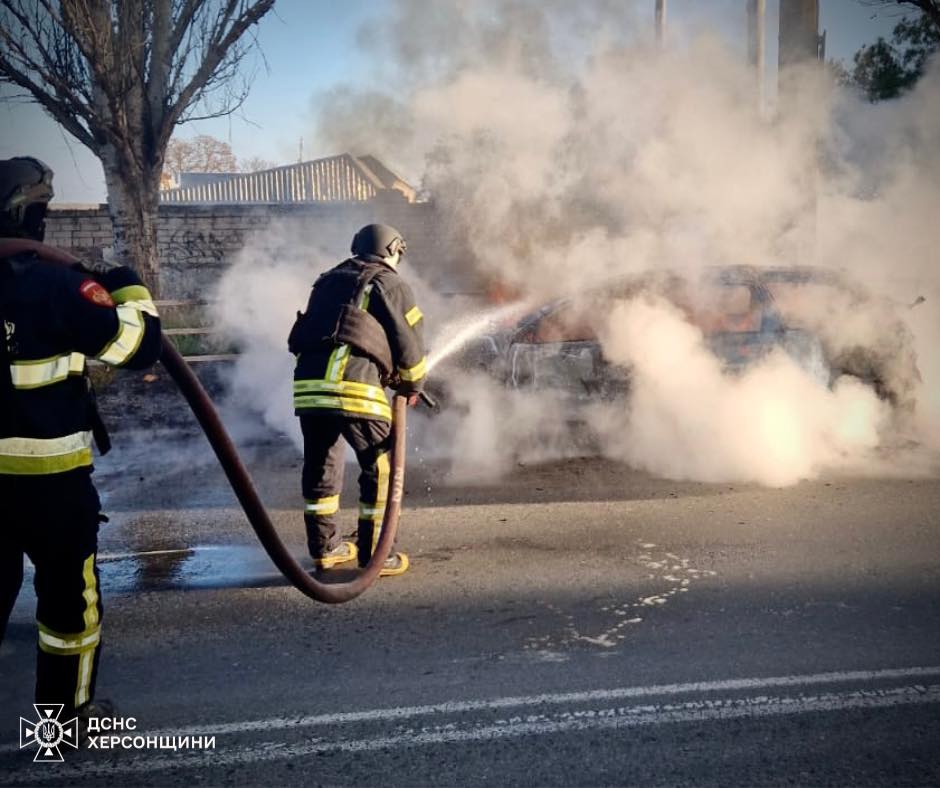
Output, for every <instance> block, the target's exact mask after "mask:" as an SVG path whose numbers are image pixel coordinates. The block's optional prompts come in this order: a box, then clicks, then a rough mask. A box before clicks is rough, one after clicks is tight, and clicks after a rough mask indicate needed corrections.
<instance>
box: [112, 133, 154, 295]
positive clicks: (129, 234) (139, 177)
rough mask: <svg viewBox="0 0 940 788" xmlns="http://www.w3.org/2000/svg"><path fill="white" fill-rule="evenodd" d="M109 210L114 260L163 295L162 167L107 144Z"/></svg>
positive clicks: (152, 290) (151, 289) (152, 289)
mask: <svg viewBox="0 0 940 788" xmlns="http://www.w3.org/2000/svg"><path fill="white" fill-rule="evenodd" d="M101 162H102V165H103V166H104V177H105V183H106V185H107V189H108V212H109V213H110V215H111V224H112V227H113V231H114V260H115V262H117V263H120V264H121V265H128V266H130V267H131V268H133V269H134V270H135V271H136V272H137V273H138V274H139V275H140V277H141V278H142V279H143V280H144V282H145V283H146V285H147V287H148V288H149V289H150V292H151V293H152V294H153V295H154V296H155V297H157V298H159V295H160V261H159V258H158V256H157V213H158V207H159V204H160V197H159V183H160V181H159V178H160V168H159V167H157V168H155V169H154V168H147V169H145V168H144V167H141V166H139V164H137V163H136V162H135V161H134V160H133V157H132V156H125V155H122V153H121V151H118V150H117V149H116V148H115V147H114V146H112V145H110V144H106V145H105V146H104V147H103V149H102V151H101Z"/></svg>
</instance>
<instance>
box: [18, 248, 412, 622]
mask: <svg viewBox="0 0 940 788" xmlns="http://www.w3.org/2000/svg"><path fill="white" fill-rule="evenodd" d="M23 252H33V253H35V254H36V255H37V256H38V257H39V258H40V259H42V260H45V261H48V262H50V263H56V264H60V265H67V266H75V265H81V264H82V262H81V260H80V259H78V258H77V257H74V256H73V255H71V254H69V253H68V252H64V251H62V250H61V249H56V248H55V247H52V246H47V245H46V244H42V243H39V242H38V241H31V240H27V239H21V238H3V239H0V258H3V257H12V256H13V255H16V254H21V253H23ZM160 362H161V363H162V364H163V366H164V368H165V369H166V371H167V372H168V373H169V375H170V377H171V378H172V379H173V382H174V383H176V385H177V387H178V388H179V390H180V392H181V393H182V395H183V397H184V398H185V399H186V402H187V403H188V404H189V407H190V409H191V410H192V412H193V415H194V416H195V417H196V420H197V421H198V422H199V425H200V426H201V427H202V430H203V432H204V433H205V436H206V438H207V439H208V441H209V445H210V446H212V449H213V451H214V452H215V455H216V457H217V458H218V460H219V464H220V465H221V466H222V470H224V471H225V475H226V477H227V478H228V481H229V484H230V485H231V487H232V490H233V492H234V493H235V496H236V498H237V499H238V502H239V503H240V504H241V507H242V509H243V510H244V512H245V516H246V517H247V518H248V522H249V523H250V524H251V527H252V528H253V529H254V532H255V534H256V535H257V537H258V541H260V542H261V545H262V547H264V549H265V552H266V553H267V554H268V556H269V557H270V559H271V561H273V562H274V565H275V566H276V567H277V568H278V569H279V570H280V572H281V574H283V575H284V577H285V578H287V579H288V580H289V581H290V582H291V583H292V584H293V586H294V587H295V588H296V589H297V590H298V591H300V592H301V593H303V594H305V595H307V596H308V597H310V598H311V599H315V600H316V601H318V602H325V603H327V604H339V603H342V602H348V601H349V600H351V599H355V598H356V597H357V596H359V595H360V594H362V593H363V592H364V591H365V590H366V589H367V588H369V587H370V586H371V585H372V584H373V583H374V582H375V581H376V579H377V578H378V576H379V572H381V571H382V565H383V564H384V563H385V560H386V559H387V558H388V555H389V553H390V552H391V549H392V545H393V544H394V542H395V535H396V533H397V532H398V518H399V516H400V514H401V501H402V495H403V492H404V484H405V422H406V416H405V414H406V411H407V400H406V398H405V397H403V396H401V395H395V397H394V398H393V400H392V432H391V449H390V454H391V462H390V466H391V468H390V473H389V479H388V496H387V502H386V504H385V514H384V516H383V518H382V526H381V532H380V535H379V541H378V544H377V545H376V546H375V549H374V550H373V552H372V556H371V557H370V559H369V563H368V564H367V565H366V566H365V567H364V568H363V569H362V570H361V571H360V572H359V573H358V574H357V575H356V576H355V577H354V578H353V579H352V580H349V581H346V582H338V583H324V582H321V581H319V580H317V579H316V578H315V577H313V576H312V575H311V574H310V573H309V572H307V571H306V570H305V569H304V568H303V567H302V566H301V565H300V564H299V563H298V562H297V560H296V559H295V558H294V557H293V555H291V553H290V552H289V551H288V550H287V548H286V547H285V546H284V543H283V541H281V538H280V536H279V535H278V533H277V530H276V529H275V527H274V525H273V523H272V522H271V518H270V517H269V516H268V513H267V510H266V509H265V508H264V504H263V503H262V502H261V498H260V497H259V496H258V493H257V491H256V490H255V485H254V482H253V481H252V479H251V476H250V475H249V473H248V469H247V468H246V467H245V465H244V463H243V462H242V460H241V457H239V456H238V452H237V450H236V449H235V445H234V444H233V443H232V439H231V438H230V437H229V434H228V432H227V431H226V429H225V426H224V425H223V424H222V420H221V419H220V418H219V414H218V412H217V411H216V409H215V406H214V405H213V404H212V400H211V399H210V398H209V395H208V394H207V393H206V390H205V388H203V385H202V383H201V382H200V381H199V378H197V377H196V375H195V373H194V372H193V371H192V369H190V367H189V365H188V364H187V363H186V362H185V361H184V360H183V357H182V356H181V355H180V354H179V351H177V349H176V347H174V345H173V343H172V342H170V340H169V339H168V338H167V337H166V336H163V337H162V349H161V354H160Z"/></svg>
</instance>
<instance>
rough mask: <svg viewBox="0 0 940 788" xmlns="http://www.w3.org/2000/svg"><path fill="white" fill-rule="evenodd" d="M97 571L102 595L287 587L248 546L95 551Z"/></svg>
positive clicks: (28, 582) (304, 562)
mask: <svg viewBox="0 0 940 788" xmlns="http://www.w3.org/2000/svg"><path fill="white" fill-rule="evenodd" d="M295 557H296V558H297V560H298V561H299V562H300V565H301V566H303V567H304V568H305V569H308V570H309V569H311V568H312V567H311V563H310V559H309V558H307V557H297V556H295ZM98 571H99V572H100V574H101V587H102V588H103V589H104V592H105V593H106V594H115V593H118V594H120V593H133V592H137V591H172V590H181V589H199V588H203V589H211V588H263V587H267V586H286V585H289V583H288V581H287V580H285V579H284V577H283V576H282V575H281V573H280V572H279V571H278V569H277V567H276V566H274V564H273V563H272V562H271V559H270V558H268V555H267V553H265V552H264V551H263V550H262V549H261V547H257V546H253V545H199V546H196V547H188V548H181V549H174V550H145V551H142V552H137V553H100V554H99V555H98ZM334 573H336V570H334ZM33 574H34V570H33V567H32V564H30V563H29V562H28V561H27V563H26V577H25V579H24V583H23V587H22V591H23V593H24V594H30V592H32V590H33V588H32V580H33ZM337 579H340V578H337ZM33 596H34V595H33Z"/></svg>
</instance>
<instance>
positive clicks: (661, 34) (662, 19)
mask: <svg viewBox="0 0 940 788" xmlns="http://www.w3.org/2000/svg"><path fill="white" fill-rule="evenodd" d="M665 42H666V0H656V43H657V44H658V45H659V46H660V47H662V46H663V45H664V44H665Z"/></svg>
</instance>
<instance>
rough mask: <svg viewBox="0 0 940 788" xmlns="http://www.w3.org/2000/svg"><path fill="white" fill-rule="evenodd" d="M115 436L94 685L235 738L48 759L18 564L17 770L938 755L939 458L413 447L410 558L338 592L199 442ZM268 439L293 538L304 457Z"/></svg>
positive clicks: (772, 781)
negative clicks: (774, 470)
mask: <svg viewBox="0 0 940 788" xmlns="http://www.w3.org/2000/svg"><path fill="white" fill-rule="evenodd" d="M116 454H117V456H116V457H114V458H113V459H112V458H109V462H108V463H105V464H103V465H102V466H101V468H100V470H99V474H98V480H99V485H100V487H101V489H102V491H103V497H104V498H105V500H106V502H107V503H106V507H107V511H108V513H109V514H110V515H111V518H112V521H111V523H110V524H109V525H107V526H105V527H104V528H103V530H102V535H101V556H102V557H101V567H102V585H103V589H104V595H105V604H106V613H105V627H106V630H105V632H106V637H105V650H104V653H103V657H102V663H101V673H100V678H99V696H101V697H109V698H111V699H113V700H114V701H115V702H116V704H117V705H118V711H119V714H121V715H122V716H124V717H134V718H135V720H136V726H137V727H136V730H135V731H134V732H133V734H132V735H140V736H145V737H146V736H155V737H166V736H172V737H180V736H188V737H190V743H192V738H191V737H194V736H200V737H207V736H214V737H215V746H214V748H213V749H212V750H206V749H193V748H191V747H190V748H186V749H178V750H167V749H163V750H161V749H135V748H133V747H132V748H131V749H127V750H125V749H121V748H118V749H115V750H111V749H109V750H107V751H103V750H101V749H100V748H99V749H98V750H82V751H81V752H76V751H75V750H70V749H69V748H64V750H65V752H64V753H63V755H64V758H65V762H64V763H61V764H50V763H38V764H37V763H33V761H32V758H33V756H34V754H35V748H32V747H29V748H24V749H23V750H22V751H20V750H19V749H18V731H17V725H18V717H20V716H22V717H25V718H32V717H33V716H34V713H33V710H32V707H31V703H32V697H31V692H32V675H33V674H32V672H33V658H34V656H33V655H34V649H35V645H34V644H35V633H34V624H33V604H34V599H33V597H32V594H31V592H30V590H29V589H28V588H24V591H23V593H22V594H21V598H20V600H19V602H18V605H17V607H16V609H15V611H14V615H13V619H12V621H11V625H10V628H9V632H8V636H7V640H6V642H5V643H4V644H3V647H2V651H0V671H2V680H0V708H2V709H3V714H2V719H0V757H2V766H0V782H2V783H4V784H45V783H57V784H70V785H75V784H80V785H85V784H88V785H104V784H109V785H110V784H119V785H130V784H133V785H141V784H155V785H178V784H196V783H198V784H218V783H226V784H273V785H278V784H291V785H293V784H329V785H346V784H351V785H364V784H369V785H386V784H387V785H481V784H490V785H566V786H568V785H794V784H795V785H878V786H884V785H937V784H940V744H938V742H940V478H921V479H910V478H848V477H830V478H825V479H822V480H818V481H813V482H805V483H802V484H799V485H797V486H795V487H791V488H787V489H782V490H774V489H766V488H759V487H751V486H738V485H706V484H693V483H676V482H670V481H665V480H661V479H656V478H652V477H650V476H648V475H645V474H641V473H638V472H636V471H632V470H630V469H628V468H625V467H623V466H619V465H616V464H613V463H608V462H603V461H599V460H593V459H570V460H565V461H559V462H556V463H554V464H551V465H547V466H542V467H519V468H517V469H516V472H515V473H514V474H512V476H511V477H509V478H507V479H505V480H503V482H502V483H500V484H499V485H494V486H486V487H454V486H447V485H446V484H445V483H443V482H441V481H440V479H441V477H442V472H441V469H440V468H439V467H438V466H436V465H434V464H432V463H424V464H419V463H417V462H414V463H412V465H413V467H412V468H411V469H410V470H409V477H408V483H407V491H408V493H407V497H406V516H405V518H404V519H403V523H402V528H403V537H402V547H403V548H404V549H406V550H407V551H408V552H409V553H410V555H411V557H412V560H413V568H412V570H411V571H410V572H409V573H408V574H407V575H405V576H403V577H400V578H388V579H384V580H382V581H380V583H379V585H378V586H377V587H374V588H373V589H372V590H370V591H369V592H368V593H367V594H366V595H365V596H364V597H362V598H361V599H359V600H357V601H354V602H352V603H350V604H347V605H343V606H338V607H327V606H324V605H317V604H315V603H313V602H311V601H309V600H307V599H306V598H305V597H303V596H301V595H300V594H299V593H298V592H296V591H294V590H293V589H292V588H290V587H287V586H285V585H284V584H283V582H282V581H280V580H279V579H278V577H277V576H276V574H275V573H274V572H273V570H272V568H271V565H270V564H269V562H268V561H267V559H266V558H265V557H264V556H263V555H262V554H261V553H260V550H259V548H257V547H256V546H255V545H254V542H253V538H252V534H251V532H250V530H249V528H248V526H247V524H246V523H245V521H244V519H243V517H242V516H241V515H240V513H239V512H238V511H237V510H236V509H235V508H234V505H233V498H232V496H231V495H230V494H229V493H228V492H227V491H226V489H225V485H224V481H223V480H222V478H221V477H220V476H219V474H218V472H217V471H215V470H214V469H213V468H212V466H211V465H210V464H208V463H207V462H206V456H205V455H206V451H205V449H204V448H203V447H202V446H201V445H199V444H196V445H193V446H192V447H186V446H176V447H174V448H173V449H172V451H169V452H165V453H163V454H162V455H160V457H162V460H161V459H160V458H158V457H156V456H155V455H154V454H153V453H152V452H150V453H149V454H148V452H142V453H141V454H140V455H139V456H132V455H131V454H125V455H124V456H123V457H122V456H121V455H120V454H119V453H117V452H116ZM161 461H162V462H163V464H164V466H163V467H162V468H160V467H157V466H159V464H160V462H161ZM250 461H251V465H252V467H253V469H254V471H255V472H256V474H257V481H258V486H259V488H260V489H261V491H262V494H263V497H264V498H265V499H266V501H267V502H268V504H269V506H270V507H271V508H272V511H273V517H274V519H275V521H276V523H277V524H278V526H279V528H280V530H281V532H282V534H283V535H284V536H285V539H287V540H288V541H289V542H290V543H291V544H292V545H294V546H295V549H296V551H297V553H298V554H300V553H301V552H302V527H301V523H300V516H299V514H298V512H297V504H298V498H299V495H298V493H297V490H296V488H297V475H298V473H299V466H298V463H299V457H298V456H297V455H296V454H295V453H294V451H293V450H292V449H289V448H284V447H282V448H278V449H276V450H275V449H272V448H270V447H268V448H265V447H260V448H257V449H256V450H255V451H254V453H253V456H252V457H251V458H250ZM348 475H349V476H350V479H349V481H350V482H351V481H354V477H355V474H354V473H352V474H348ZM344 501H346V502H348V503H349V504H352V502H354V501H355V493H354V492H352V490H350V491H348V494H347V496H346V497H345V498H344ZM350 509H351V507H350V506H347V512H349V511H350ZM344 516H345V518H346V519H345V521H344V522H345V525H346V527H347V528H348V529H350V530H351V529H352V527H353V522H352V514H351V513H347V514H346V515H344ZM125 735H127V734H126V733H125ZM204 741H205V739H203V742H204Z"/></svg>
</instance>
